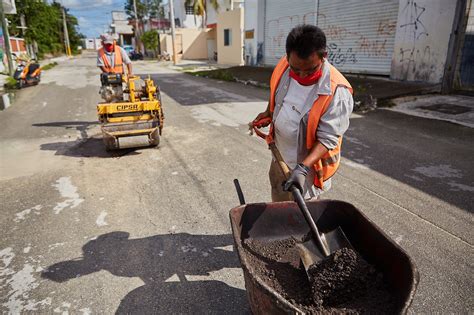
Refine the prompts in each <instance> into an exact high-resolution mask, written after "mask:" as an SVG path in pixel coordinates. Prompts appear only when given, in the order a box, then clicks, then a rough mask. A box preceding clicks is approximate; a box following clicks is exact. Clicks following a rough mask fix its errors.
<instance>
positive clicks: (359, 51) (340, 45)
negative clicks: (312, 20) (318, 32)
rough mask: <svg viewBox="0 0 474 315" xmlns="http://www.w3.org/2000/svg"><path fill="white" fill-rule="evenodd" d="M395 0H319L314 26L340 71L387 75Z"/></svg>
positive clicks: (389, 65)
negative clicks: (323, 36) (324, 37)
mask: <svg viewBox="0 0 474 315" xmlns="http://www.w3.org/2000/svg"><path fill="white" fill-rule="evenodd" d="M398 4H399V0H370V1H362V0H357V1H346V0H319V5H318V17H317V25H318V26H319V27H320V28H321V29H322V30H323V31H324V32H325V33H326V37H327V45H328V52H329V60H330V62H331V63H332V64H333V65H335V66H336V67H337V68H338V69H339V70H341V71H342V72H350V73H367V74H381V75H389V74H390V67H391V63H392V55H393V49H394V44H395V31H396V25H397V19H398Z"/></svg>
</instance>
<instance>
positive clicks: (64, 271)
mask: <svg viewBox="0 0 474 315" xmlns="http://www.w3.org/2000/svg"><path fill="white" fill-rule="evenodd" d="M129 236H130V235H129V233H127V232H111V233H107V234H103V235H100V236H99V237H98V238H97V239H95V240H91V241H89V242H88V243H86V244H85V245H84V246H83V247H82V251H83V257H82V258H81V259H79V260H70V261H63V262H59V263H57V264H54V265H52V266H49V267H48V268H47V269H46V270H45V271H43V273H42V277H43V278H46V279H49V280H52V281H55V282H60V283H62V282H65V281H68V280H71V279H75V278H77V277H81V276H84V275H88V274H92V273H94V272H98V271H101V270H106V271H108V272H110V273H111V274H113V275H115V276H119V277H139V278H140V279H141V280H142V281H143V282H144V283H145V284H144V285H143V286H141V287H138V288H136V289H134V290H133V291H131V292H129V293H128V294H127V295H126V296H125V297H124V298H123V299H122V300H121V303H120V306H119V307H118V309H117V314H172V313H173V314H177V313H180V314H183V313H188V314H191V313H192V314H204V313H205V314H228V313H233V314H242V313H249V308H248V303H247V298H246V294H245V291H244V290H241V289H237V288H234V287H231V286H229V285H227V284H226V283H224V282H221V281H217V280H203V281H201V280H193V279H191V278H190V276H207V275H209V273H210V272H213V271H218V270H220V269H222V268H240V264H239V260H238V257H237V255H236V254H235V253H234V252H232V251H228V250H226V249H222V247H225V246H228V245H232V244H233V240H232V237H231V235H191V234H187V233H179V234H166V235H155V236H150V237H146V238H139V239H129ZM171 277H172V278H171ZM169 278H171V279H169ZM167 279H169V280H168V281H167ZM105 285H106V284H105Z"/></svg>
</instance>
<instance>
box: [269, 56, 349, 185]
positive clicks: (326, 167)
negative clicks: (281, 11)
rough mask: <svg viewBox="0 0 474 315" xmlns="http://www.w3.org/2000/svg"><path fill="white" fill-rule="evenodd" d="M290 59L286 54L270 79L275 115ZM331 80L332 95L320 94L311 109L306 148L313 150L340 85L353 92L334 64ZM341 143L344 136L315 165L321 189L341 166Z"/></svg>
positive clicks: (272, 133) (315, 183)
mask: <svg viewBox="0 0 474 315" xmlns="http://www.w3.org/2000/svg"><path fill="white" fill-rule="evenodd" d="M288 66H289V65H288V61H287V59H286V56H284V57H283V58H281V59H280V61H279V62H278V64H277V65H276V67H275V69H274V70H273V73H272V77H271V79H270V112H271V113H272V115H273V112H274V110H275V96H276V92H277V89H278V85H279V84H280V80H281V78H282V76H283V74H284V73H285V71H286V69H287V68H288ZM329 75H330V81H331V95H319V96H318V98H317V99H316V101H315V102H314V104H313V106H312V107H311V110H310V111H309V117H308V129H307V132H306V149H307V150H311V149H312V148H313V147H314V145H315V144H316V141H317V131H318V125H319V120H320V119H321V117H322V116H323V115H324V113H325V112H326V110H327V109H328V107H329V105H330V104H331V101H332V99H333V96H334V93H335V92H336V88H337V87H338V86H343V87H346V88H347V89H349V91H350V92H351V93H352V87H351V85H350V84H349V82H348V81H347V79H346V78H345V77H344V76H343V75H342V74H341V73H340V72H339V71H338V70H337V69H336V68H334V67H333V66H332V65H330V74H329ZM273 135H274V126H273V123H272V124H271V126H270V134H269V136H268V138H267V142H273ZM341 145H342V137H340V138H339V143H338V144H337V146H336V147H335V148H334V149H333V150H329V151H328V152H327V153H326V154H325V155H324V156H323V157H322V158H321V159H320V160H319V161H317V162H316V163H315V164H314V165H313V171H314V173H315V176H314V185H315V186H316V187H318V188H320V189H322V188H323V183H324V181H326V180H328V179H329V178H331V177H332V176H333V175H334V174H335V173H336V171H337V169H338V168H339V164H340V161H341Z"/></svg>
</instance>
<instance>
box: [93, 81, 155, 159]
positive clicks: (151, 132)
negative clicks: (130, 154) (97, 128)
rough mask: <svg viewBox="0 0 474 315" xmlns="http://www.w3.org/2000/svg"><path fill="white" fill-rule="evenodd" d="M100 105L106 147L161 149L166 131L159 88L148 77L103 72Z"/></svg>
mask: <svg viewBox="0 0 474 315" xmlns="http://www.w3.org/2000/svg"><path fill="white" fill-rule="evenodd" d="M100 80H101V88H100V92H99V93H100V95H101V96H102V98H103V99H104V102H101V103H99V104H98V105H97V114H98V116H99V122H100V123H101V129H102V135H103V140H104V144H105V148H106V149H107V150H108V151H109V150H115V149H124V148H133V147H139V146H158V144H159V143H160V136H161V132H162V129H163V120H164V116H163V109H162V107H161V97H160V91H159V89H158V88H157V87H156V86H155V85H154V83H153V80H152V79H151V78H150V77H148V78H146V79H144V80H142V79H141V78H140V77H138V76H125V75H122V74H115V73H102V74H101V77H100Z"/></svg>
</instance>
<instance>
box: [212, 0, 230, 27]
mask: <svg viewBox="0 0 474 315" xmlns="http://www.w3.org/2000/svg"><path fill="white" fill-rule="evenodd" d="M206 1H207V2H206V6H207V11H208V12H207V24H208V25H209V24H214V23H217V15H218V14H219V13H221V12H226V11H228V10H230V6H231V0H218V3H219V10H218V12H216V10H214V8H213V7H212V5H211V3H210V1H209V0H206Z"/></svg>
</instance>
